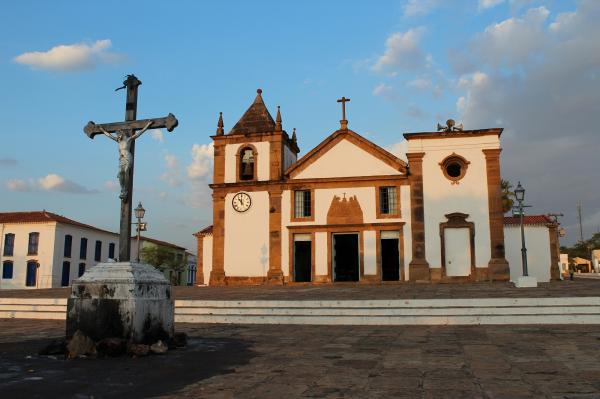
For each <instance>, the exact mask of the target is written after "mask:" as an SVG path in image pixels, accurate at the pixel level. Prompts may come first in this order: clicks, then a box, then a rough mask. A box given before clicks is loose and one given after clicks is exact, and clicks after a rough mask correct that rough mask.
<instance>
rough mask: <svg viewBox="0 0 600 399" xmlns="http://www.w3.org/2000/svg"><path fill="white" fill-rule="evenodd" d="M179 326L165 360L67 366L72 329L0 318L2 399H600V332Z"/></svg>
mask: <svg viewBox="0 0 600 399" xmlns="http://www.w3.org/2000/svg"><path fill="white" fill-rule="evenodd" d="M177 329H178V330H179V331H185V332H187V333H188V334H189V336H190V345H189V346H188V348H187V349H183V350H175V351H172V352H169V354H167V355H165V356H162V357H161V356H153V357H147V358H141V359H129V358H118V359H97V360H90V359H78V360H74V361H64V360H60V359H47V358H45V359H44V358H40V357H38V356H36V355H35V352H36V351H37V349H36V348H39V347H41V346H43V344H44V343H46V342H48V341H49V340H50V339H51V338H58V337H60V336H61V335H62V334H63V332H64V322H59V321H32V320H13V319H11V320H0V393H5V394H7V395H6V396H5V395H4V394H2V395H0V396H2V397H35V396H37V397H56V396H60V397H78V398H84V397H92V396H93V397H95V398H102V397H125V396H127V397H128V398H136V397H148V396H161V397H169V398H175V397H177V398H261V399H267V398H278V399H279V398H286V399H287V398H306V397H313V398H511V399H513V398H573V399H575V398H580V399H581V398H599V397H600V345H599V344H600V330H599V329H598V326H562V325H561V326H427V327H424V326H408V327H373V326H273V325H263V326H260V325H256V326H254V325H252V326H250V325H249V326H242V325H202V324H183V323H180V324H178V325H177ZM28 354H33V355H34V356H31V357H30V358H29V359H28V358H27V355H28Z"/></svg>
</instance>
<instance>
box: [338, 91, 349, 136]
mask: <svg viewBox="0 0 600 399" xmlns="http://www.w3.org/2000/svg"><path fill="white" fill-rule="evenodd" d="M349 101H350V99H349V98H346V97H342V98H340V99H338V100H337V102H338V103H342V120H341V121H340V125H341V129H342V130H348V120H347V119H346V103H347V102H349Z"/></svg>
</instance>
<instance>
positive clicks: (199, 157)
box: [187, 143, 214, 180]
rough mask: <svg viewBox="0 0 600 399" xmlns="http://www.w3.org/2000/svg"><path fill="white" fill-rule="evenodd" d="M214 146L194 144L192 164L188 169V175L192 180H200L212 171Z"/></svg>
mask: <svg viewBox="0 0 600 399" xmlns="http://www.w3.org/2000/svg"><path fill="white" fill-rule="evenodd" d="M213 154H214V149H213V144H212V143H210V144H194V145H193V146H192V163H191V164H190V165H188V167H187V175H188V177H189V178H190V179H191V180H200V179H202V178H204V177H206V176H207V175H208V173H209V172H210V171H211V170H212V163H213Z"/></svg>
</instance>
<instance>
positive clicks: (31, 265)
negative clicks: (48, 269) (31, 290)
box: [25, 261, 38, 287]
mask: <svg viewBox="0 0 600 399" xmlns="http://www.w3.org/2000/svg"><path fill="white" fill-rule="evenodd" d="M37 268H38V264H37V262H34V261H29V262H27V275H26V276H25V286H27V287H35V286H36V282H37Z"/></svg>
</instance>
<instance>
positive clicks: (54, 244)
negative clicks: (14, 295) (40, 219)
mask: <svg viewBox="0 0 600 399" xmlns="http://www.w3.org/2000/svg"><path fill="white" fill-rule="evenodd" d="M0 230H1V231H2V237H0V240H1V244H0V245H1V246H2V247H3V246H4V235H5V234H8V233H12V234H15V247H14V256H4V255H3V253H4V248H0V269H1V267H2V263H3V262H4V261H5V260H12V261H13V278H12V279H1V278H0V288H5V289H21V288H34V289H35V288H36V287H26V286H25V279H26V275H27V261H29V260H36V261H37V262H38V263H39V265H40V267H39V268H38V272H37V273H38V286H37V288H52V287H60V286H61V279H62V265H63V261H69V262H71V267H70V280H71V281H72V280H74V279H76V278H77V274H78V270H79V263H85V264H86V270H87V269H89V268H90V267H92V266H95V265H96V264H97V263H98V262H96V261H95V260H94V249H95V242H96V240H100V241H102V258H101V261H102V262H106V260H107V258H108V243H109V242H114V243H115V254H116V255H118V253H119V252H118V251H119V240H118V235H117V234H111V233H104V232H101V231H97V230H93V229H86V228H83V227H77V226H72V225H67V224H62V223H59V224H57V223H56V222H48V223H22V224H20V223H15V224H4V225H3V227H2V228H1V229H0ZM33 232H39V233H40V237H39V245H38V254H37V255H27V247H28V242H29V233H33ZM67 234H70V235H71V236H72V237H73V241H72V245H71V257H67V258H65V257H64V256H63V255H64V239H65V235H67ZM81 237H86V238H87V239H88V250H87V257H86V258H87V259H85V260H82V259H79V249H80V243H81ZM0 277H1V274H0Z"/></svg>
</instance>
